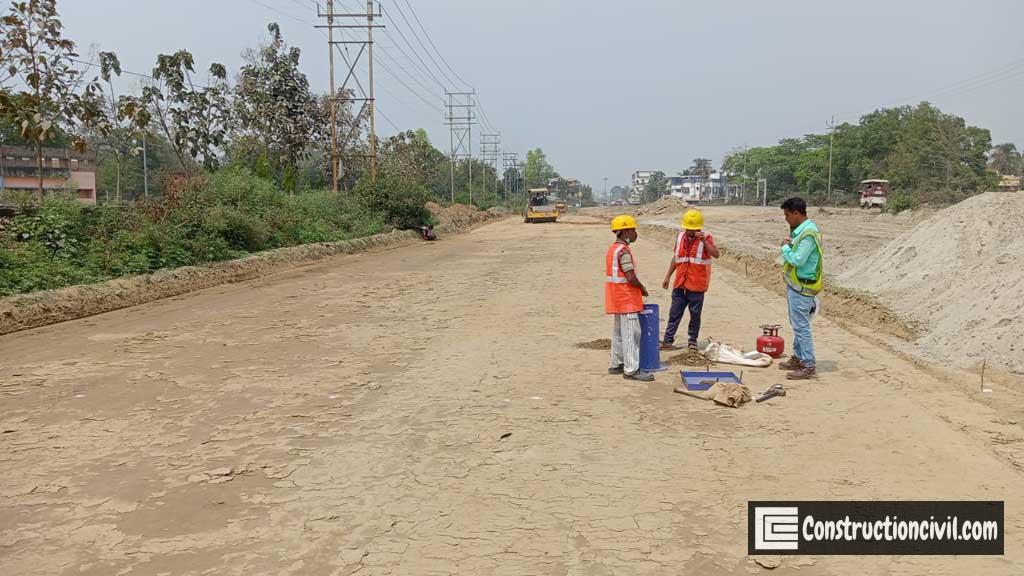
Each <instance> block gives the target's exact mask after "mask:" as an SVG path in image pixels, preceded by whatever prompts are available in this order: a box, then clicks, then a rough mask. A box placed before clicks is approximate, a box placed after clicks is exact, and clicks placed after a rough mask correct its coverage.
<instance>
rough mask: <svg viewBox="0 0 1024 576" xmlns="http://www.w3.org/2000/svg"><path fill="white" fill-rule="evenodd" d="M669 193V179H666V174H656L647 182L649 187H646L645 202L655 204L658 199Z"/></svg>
mask: <svg viewBox="0 0 1024 576" xmlns="http://www.w3.org/2000/svg"><path fill="white" fill-rule="evenodd" d="M667 191H668V178H666V177H665V173H664V172H660V171H659V172H655V173H654V174H651V177H650V178H649V179H648V180H647V185H646V186H644V191H643V192H644V201H645V202H654V201H655V200H657V199H658V198H661V197H662V196H663V195H664V194H665V192H667Z"/></svg>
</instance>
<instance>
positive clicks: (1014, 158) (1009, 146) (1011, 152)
mask: <svg viewBox="0 0 1024 576" xmlns="http://www.w3.org/2000/svg"><path fill="white" fill-rule="evenodd" d="M989 158H990V159H989V168H991V169H993V170H995V171H996V172H998V173H1000V174H1002V175H1004V176H1020V175H1021V174H1022V173H1024V159H1022V157H1021V153H1020V152H1018V151H1017V145H1016V144H1013V143H1009V142H1008V143H1005V144H999V145H997V146H995V147H994V148H992V153H991V154H990V156H989Z"/></svg>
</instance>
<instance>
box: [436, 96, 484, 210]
mask: <svg viewBox="0 0 1024 576" xmlns="http://www.w3.org/2000/svg"><path fill="white" fill-rule="evenodd" d="M445 96H447V97H448V102H447V103H446V107H447V108H448V112H447V114H446V115H445V118H444V119H445V124H446V125H447V126H448V133H449V141H450V144H451V148H450V150H451V156H450V158H451V161H452V170H451V186H452V187H451V200H452V202H453V203H454V202H455V165H456V164H457V163H458V161H459V158H465V159H467V160H469V203H470V204H472V203H473V124H474V123H475V121H476V116H475V114H474V108H475V107H476V101H475V100H474V97H475V96H476V92H445Z"/></svg>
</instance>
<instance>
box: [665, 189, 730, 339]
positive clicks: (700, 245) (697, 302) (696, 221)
mask: <svg viewBox="0 0 1024 576" xmlns="http://www.w3.org/2000/svg"><path fill="white" fill-rule="evenodd" d="M679 224H680V225H681V226H682V227H683V229H682V230H680V232H679V236H678V237H677V238H676V248H675V251H674V253H673V254H672V260H671V261H670V262H669V264H668V272H667V273H666V274H665V281H664V282H662V284H661V286H662V288H664V289H666V290H668V284H669V281H670V280H671V279H672V274H675V275H676V281H675V284H673V285H672V308H671V310H669V313H668V326H666V327H665V337H664V338H663V339H662V341H661V349H662V350H676V349H678V348H679V347H678V346H676V345H675V344H674V342H675V338H676V330H678V329H679V323H680V322H681V321H682V319H683V312H685V310H686V309H687V308H689V310H690V326H689V327H688V330H687V332H688V334H687V336H688V338H687V347H689V348H690V349H691V350H696V349H697V337H698V336H699V335H700V317H701V312H703V310H704V293H705V292H707V291H708V285H710V284H711V259H712V258H718V255H719V254H718V247H717V246H715V239H714V238H712V237H711V234H705V233H704V231H703V228H704V215H703V214H702V213H701V212H700V210H694V209H692V208H691V209H689V210H687V211H686V213H685V214H683V219H682V220H681V221H680V222H679Z"/></svg>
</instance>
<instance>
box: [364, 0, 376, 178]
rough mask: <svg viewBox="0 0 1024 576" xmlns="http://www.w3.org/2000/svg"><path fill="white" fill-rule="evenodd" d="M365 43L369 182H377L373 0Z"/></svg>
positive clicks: (369, 3) (368, 2)
mask: <svg viewBox="0 0 1024 576" xmlns="http://www.w3.org/2000/svg"><path fill="white" fill-rule="evenodd" d="M366 45H367V52H369V56H368V58H369V62H368V63H367V66H368V71H369V74H368V75H369V80H370V182H372V183H374V184H376V183H377V118H376V116H377V115H376V100H375V99H374V97H373V0H366Z"/></svg>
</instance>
